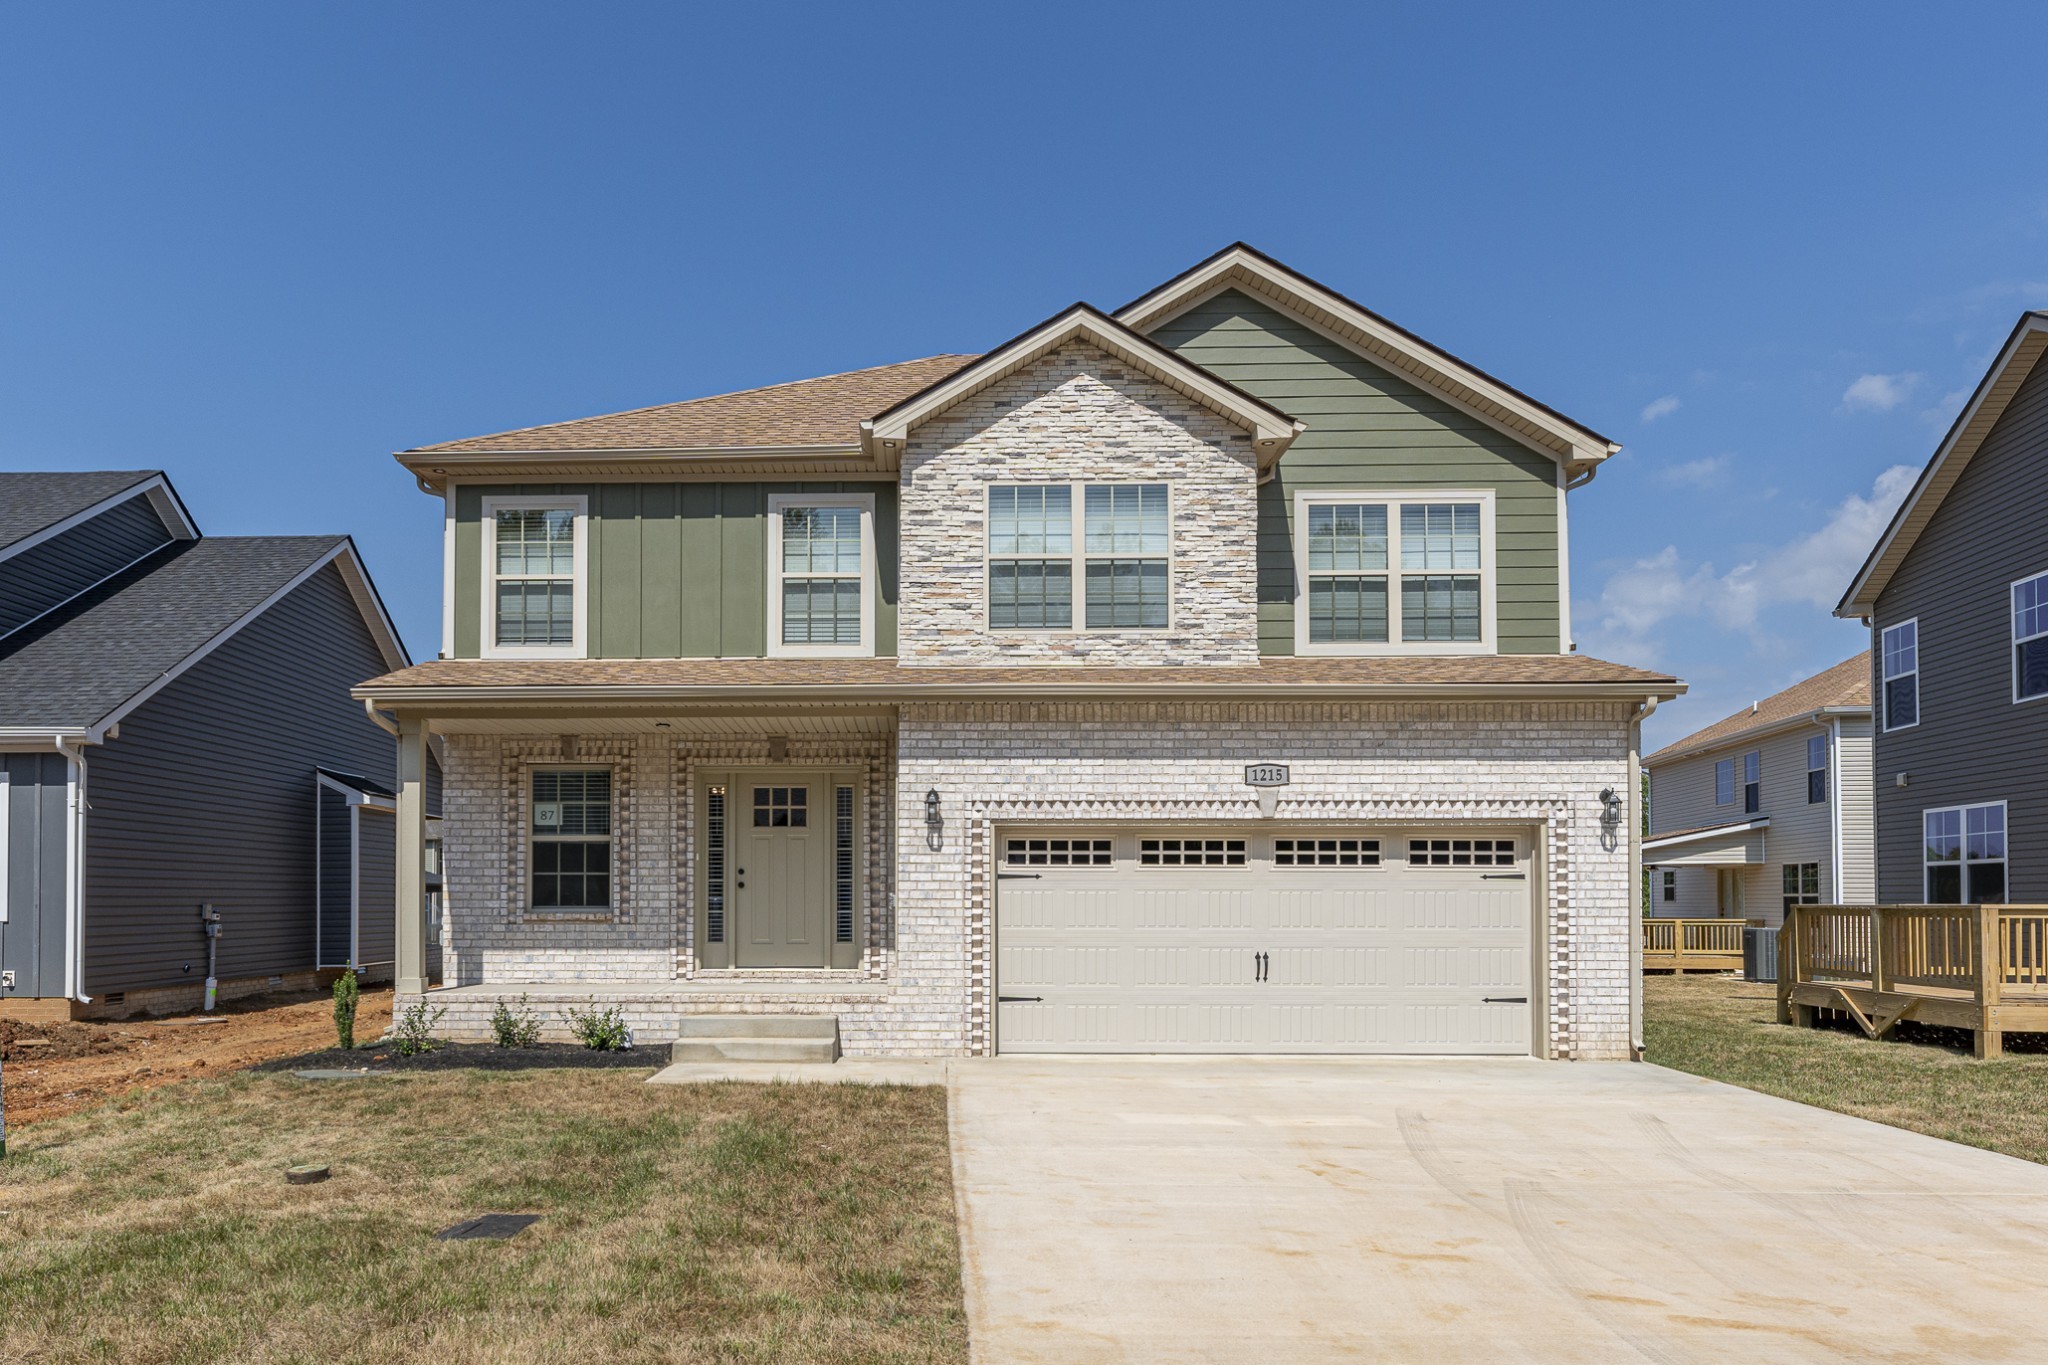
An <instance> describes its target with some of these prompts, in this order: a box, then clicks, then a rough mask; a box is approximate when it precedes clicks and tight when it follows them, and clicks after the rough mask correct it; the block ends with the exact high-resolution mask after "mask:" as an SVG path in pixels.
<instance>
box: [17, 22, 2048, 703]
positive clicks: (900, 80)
mask: <svg viewBox="0 0 2048 1365" xmlns="http://www.w3.org/2000/svg"><path fill="white" fill-rule="evenodd" d="M2044 40H2048V10H2043V9H2041V8H2040V7H2031V8H2025V7H2012V8H2006V9H1998V8H1991V7H1984V6H1882V5H1856V6H1821V5H1800V6H1784V5H1769V6H1756V7H1751V8H1743V7H1738V6H1712V7H1707V6H1688V7H1676V6H1638V5H1616V6H1604V5H1603V6H1585V5H1568V4H1567V5H1545V6H1525V5H1501V6H1484V5H1477V6H1459V7H1449V6H1413V5H1401V6H1392V5H1371V6H1367V5H1342V6H1330V7H1292V6H1254V7H1246V6H1230V7H1222V6H1201V5H1177V6H1172V7H1157V8H1146V7H1140V6H1123V5H1080V6H1062V5H1055V4H1044V5H1034V6H1030V7H1016V6H1004V7H1000V8H997V7H987V8H986V9H978V8H970V7H965V6H937V5H934V6H889V5H858V6H854V5H840V6H829V7H828V6H820V7H818V8H816V9H810V8H803V7H785V6H775V5H753V6H717V7H712V6H704V7H686V6H681V5H662V6H656V5H618V4H585V5H566V4H564V5H553V6H539V5H522V4H516V3H507V2H504V0H500V3H494V4H489V5H461V4H454V3H436V4H432V5H412V6H400V5H396V4H358V5H347V6H339V5H331V6H313V5H275V4H268V3H266V4H248V5H225V4H215V5H183V6H164V5H148V6H119V5H91V6H84V5H79V6H47V5H46V6H28V5H22V4H16V5H10V6H7V7H5V8H4V9H0V187H4V188H0V467H4V468H10V469H29V468H58V469H64V468H123V467H154V466H161V467H163V468H166V469H168V470H170V471H171V473H172V477H173V478H174V479H175V481H176V482H177V484H178V486H179V488H180V489H181V490H182V491H183V493H184V494H185V497H186V499H187V501H188V502H189V503H190V504H191V506H192V507H193V509H194V512H195V514H196V515H197V517H198V518H199V520H200V523H201V525H202V526H203V527H204V528H205V529H206V530H208V531H210V532H215V533H220V534H254V533H266V532H268V533H279V532H316V531H318V532H324V531H349V532H352V533H353V534H354V535H355V536H356V538H357V540H358V542H359V543H360V544H361V546H362V547H363V550H364V552H365V554H366V556H367V558H368V560H369V563H370V566H371V569H372V572H373V573H374V574H375V575H376V577H377V580H378V582H379V584H380V586H381V588H382V590H383V592H384V595H385V597H386V599H387V601H388V602H389V603H390V604H391V606H392V609H393V611H394V614H395V615H396V617H397V618H398V622H399V625H400V627H401V629H402V630H403V631H404V633H405V636H406V639H407V641H408V643H409V644H410V645H411V647H412V649H413V651H414V653H415V655H416V656H428V655H431V654H432V653H433V652H434V651H435V649H436V648H437V647H438V643H439V621H438V600H439V599H438V594H439V572H440V565H439V554H440V542H439V536H438V516H437V508H438V504H437V503H436V502H434V501H433V500H431V499H429V498H427V497H425V496H423V495H421V494H419V493H417V492H416V491H414V489H413V488H412V485H411V481H410V479H409V478H408V477H407V475H406V474H405V473H404V472H403V471H402V470H400V469H399V468H398V466H397V465H396V464H394V463H393V462H392V461H391V459H390V452H391V451H393V450H397V449H400V448H402V447H406V446H412V445H418V444H422V443H425V442H430V441H437V440H446V439H451V438H454V437H458V436H466V435H473V434H478V433H481V432H486V431H493V430H499V429H502V428H506V427H513V426H520V425H525V424H529V423H534V422H543V421H551V420H557V419H562V418H568V417H576V416H584V415H588V414H591V413H598V412H606V411H612V410H616V409H620V408H627V407H637V406H643V405H646V404H649V403H656V402H664V401H671V400H674V399H679V398H686V397H693V396H697V395H701V394H707V393H716V392H721V391H725V390H730V389H734V388H742V387H748V386H752V385H756V384H763V383H772V382H776V381H780V380H785V379H792V378H799V377H803V376H805V375H810V374H819V373H827V372H831V371H836V370H843V369H849V368H854V367H857V366H862V365H872V364H879V363H884V362H888V361H893V360H899V359H905V358H908V357H912V356H920V355H928V354H932V353H935V352H940V351H967V350H978V349H981V348H983V347H985V346H987V345H989V344H990V343H992V342H995V341H999V340H1002V339H1005V338H1007V337H1008V336H1010V335H1012V334H1014V333H1015V332H1016V331H1018V330H1019V329H1021V328H1022V327H1024V326H1026V325H1027V324H1029V323H1032V322H1035V321H1037V320H1038V319H1040V318H1042V317H1044V316H1046V315H1047V314H1049V313H1051V312H1053V311H1054V310H1056V309H1057V308H1059V307H1061V306H1063V305H1065V304H1067V303H1070V302H1072V301H1073V300H1075V299H1077V298H1080V299H1087V300H1089V301H1091V302H1094V303H1097V304H1099V305H1103V306H1108V307H1113V306H1115V305H1118V304H1120V303H1122V302H1124V301H1125V300H1127V299H1128V298H1130V297H1131V296H1133V295H1135V294H1137V293H1139V292H1141V291H1143V290H1144V289H1146V288H1148V287H1150V286H1151V285H1153V284H1155V283H1157V282H1158V281H1159V280H1161V279H1163V278H1165V277H1167V276H1169V275H1171V274H1173V273H1174V272H1176V271H1178V270H1180V269H1182V268H1183V267H1185V266H1187V265H1188V264H1190V263H1192V262H1193V261H1195V260H1197V259H1198V258H1200V257H1202V256H1204V255H1206V254H1208V253H1209V252H1211V251H1213V250H1215V249H1216V248H1217V247H1219V246H1222V245H1224V244H1225V243H1227V242H1230V241H1232V240H1234V239H1238V238H1243V239H1245V240H1248V241H1250V242H1252V243H1253V244H1255V245H1257V246H1259V247H1261V248H1263V249H1264V250H1266V251H1268V252H1271V253H1273V254H1274V255H1277V256H1279V257H1280V258H1281V259H1283V260H1285V261H1287V262H1289V263H1290V264H1292V265H1294V266H1296V267H1297V268H1298V269H1301V270H1303V271H1305V272H1307V273H1308V274H1310V275H1313V276H1315V277H1317V278H1320V279H1322V280H1324V281H1325V282H1327V283H1329V284H1331V285H1332V286H1334V287H1336V288H1338V289H1340V290H1342V291H1344V292H1345V293H1347V294H1349V295H1351V296H1352V297H1354V298H1356V299H1359V300H1360V301H1361V302H1364V303H1366V304H1367V305H1368V306H1370V307H1372V308H1374V309H1376V310H1378V311H1380V312H1382V313H1384V314H1386V315H1387V316H1389V317H1391V318H1393V319H1394V320H1395V321H1397V322H1400V323H1401V324H1403V325H1404V326H1407V327H1409V328H1411V329H1413V330H1415V331H1417V332H1420V333H1421V334H1423V335H1424V336H1427V337H1429V338H1430V339H1432V340H1433V341H1435V342H1437V343H1439V344H1440V345H1443V346H1445V347H1447V348H1449V349H1451V350H1453V351H1455V352H1457V353H1458V354H1460V355H1463V356H1465V357H1467V358H1468V359H1470V360H1472V361H1474V362H1476V363H1478V364H1480V365H1481V366H1483V367H1485V368H1486V369H1488V370H1490V371H1492V372H1493V373H1495V374H1498V375H1500V376H1502V377H1504V378H1506V379H1508V380H1509V381H1510V382H1512V383H1514V384H1515V385H1517V386H1518V387H1521V388H1522V389H1524V390H1526V391H1528V392H1530V393H1532V394H1534V395H1536V396H1538V397H1540V398H1542V399H1543V400H1545V401H1546V402H1548V403H1550V404H1551V405H1553V406H1555V407H1557V408H1560V409H1562V410H1563V411H1565V412H1568V413H1570V414H1572V415H1573V416H1575V417H1577V418H1579V419H1580V420H1582V421H1584V422H1586V423H1588V424H1589V425H1591V426H1593V427H1595V428H1597V429H1599V430H1601V431H1604V432H1606V433H1607V434H1608V435H1610V436H1612V437H1613V438H1615V439H1616V440H1619V441H1622V442H1624V443H1625V444H1626V446H1627V449H1626V451H1625V452H1624V453H1623V454H1622V455H1621V456H1620V457H1618V458H1617V459H1615V460H1613V461H1610V462H1609V464H1608V465H1607V467H1606V468H1605V469H1604V470H1603V471H1602V473H1601V474H1600V476H1599V478H1598V480H1597V481H1596V482H1595V483H1594V484H1593V485H1592V486H1591V487H1590V488H1588V489H1586V490H1584V491H1583V492H1580V493H1576V494H1574V495H1573V499H1572V561H1573V562H1572V574H1573V578H1572V584H1573V593H1574V598H1575V602H1576V606H1575V613H1576V625H1577V633H1578V636H1579V639H1580V642H1581V646H1582V648H1583V649H1584V650H1586V651H1587V652H1589V653H1594V654H1599V655H1602V656H1604V657H1610V658H1616V659H1620V660H1623V661H1625V662H1631V663H1642V664H1649V665H1657V666H1662V667H1668V668H1672V669H1675V670H1677V671H1678V672H1679V673H1680V674H1681V675H1682V676H1684V677H1686V678H1687V679H1688V680H1689V681H1690V682H1691V683H1692V685H1693V696H1692V697H1690V698H1688V699H1686V700H1685V701H1683V702H1680V703H1677V704H1674V705H1672V706H1668V707H1666V708H1665V709H1664V710H1663V711H1662V712H1660V713H1659V715H1658V716H1657V717H1656V718H1655V719H1654V720H1653V721H1652V723H1651V731H1650V736H1649V739H1650V742H1651V743H1652V744H1656V743H1660V742H1663V741H1666V740H1669V739H1672V738H1676V737H1677V736H1678V735H1680V734H1683V733H1686V732H1688V731H1690V730H1692V729H1694V728H1698V727H1700V726H1704V725H1706V724H1708V723H1709V722H1711V721H1713V720H1715V719H1717V718H1718V717H1719V716H1721V715H1723V714H1725V713H1726V712H1728V711H1731V710H1733V709H1734V708H1735V707H1737V706H1739V705H1744V704H1746V703H1747V702H1748V701H1749V700H1750V699H1751V698H1752V697H1754V696H1761V695H1764V694H1766V693H1768V692H1770V691H1773V690H1775V689H1777V688H1779V687H1782V686H1785V685H1786V684H1788V683H1790V682H1792V681H1795V680H1796V679H1797V678H1799V677H1801V676H1804V675H1805V674H1807V673H1809V672H1812V671H1814V670H1817V669H1819V668H1822V667H1825V666H1827V665H1829V664H1832V663H1834V662H1836V661H1837V660H1839V659H1841V658H1844V657H1846V656H1848V655H1849V654H1851V653H1853V652H1855V651H1856V650H1857V649H1859V648H1860V647H1861V645H1862V643H1863V639H1862V633H1861V631H1860V630H1859V628H1858V627H1856V626H1855V625H1853V624H1849V623H1844V622H1839V621H1834V620H1832V619H1831V618H1830V617H1829V615H1828V608H1829V607H1830V606H1832V604H1833V602H1834V600H1835V598H1836V596H1837V595H1838V594H1839V592H1840V591H1841V589H1842V588H1843V587H1844V586H1845V585H1846V581H1847V578H1848V575H1849V574H1850V573H1851V572H1852V571H1853V570H1854V568H1855V566H1856V565H1857V563H1859V562H1860V560H1861V558H1862V555H1863V552H1864V550H1865V549H1866V548H1867V545H1868V542H1869V541H1870V539H1871V538H1872V537H1873V536H1874V535H1875V534H1876V532H1877V530H1878V529H1879V528H1880V527H1881V526H1882V523H1883V521H1884V519H1885V516H1886V514H1887V513H1888V512H1889V510H1890V507H1891V505H1892V503H1893V502H1894V500H1895V499H1896V498H1897V497H1898V496H1899V495H1900V493H1901V492H1902V491H1903V485H1904V483H1905V482H1906V481H1907V480H1908V478H1909V477H1910V471H1911V470H1912V469H1915V468H1917V467H1918V466H1919V465H1920V464H1921V463H1922V462H1923V461H1924V460H1925V459H1926V457H1927V456H1928V454H1929V453H1930V452H1931V450H1932V449H1933V445H1934V443H1935V442H1936V440H1938V438H1939V436H1940V434H1941V432H1942V431H1943V430H1944V429H1945V428H1946V426H1947V424H1948V422H1949V421H1950V419H1951V418H1952V417H1953V416H1954V413H1955V411H1956V409H1957V407H1958V405H1959V404H1960V402H1961V401H1962V397H1963V395H1964V394H1965V393H1967V391H1968V390H1969V388H1970V387H1971V386H1972V385H1974V383H1975V382H1976V379H1977V378H1978V376H1979V374H1980V373H1981V372H1982V369H1983V367H1984V366H1985V364H1986V363H1987V362H1988V360H1989V358H1990V357H1991V355H1992V354H1993V353H1994V351H1995V349H1996V347H1997V345H1998V343H1999V341H2000V340H2002V339H2003V337H2004V336H2005V334H2006V332H2007V331H2008V330H2009V329H2010V328H2011V326H2012V323H2013V321H2014V319H2015V317H2016V316H2017V314H2018V313H2019V312H2020V310H2022V309H2023V308H2026V307H2029V306H2034V305H2037V304H2040V305H2048V260H2044V259H2043V251H2044V246H2048V181H2044V175H2043V169H2044V168H2043V160H2044V153H2043V150H2042V149H2043V147H2044V145H2048V144H2044V143H2043V142H2042V140H2041V138H2040V137H2039V135H2038V132H2037V131H2036V130H2037V128H2038V124H2039V120H2038V112H2037V103H2038V101H2037V98H2036V97H2035V94H2034V91H2035V87H2036V85H2037V83H2038V69H2037V68H2038V60H2037V58H2036V55H2035V54H2037V53H2038V52H2040V51H2041V50H2042V48H2043V44H2044ZM1902 471H1903V472H1902Z"/></svg>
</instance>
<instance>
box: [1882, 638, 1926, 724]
mask: <svg viewBox="0 0 2048 1365" xmlns="http://www.w3.org/2000/svg"><path fill="white" fill-rule="evenodd" d="M1878 641H1879V644H1878V653H1879V655H1880V656H1881V658H1882V662H1883V665H1884V728H1885V729H1887V730H1904V729H1906V728H1907V727H1908V726H1913V725H1918V724H1919V723H1920V622H1919V620H1918V619H1917V618H1916V619H1914V620H1911V621H1901V622H1899V624H1897V625H1895V626H1887V627H1886V628H1885V630H1884V633H1883V634H1882V635H1880V636H1879V637H1878Z"/></svg>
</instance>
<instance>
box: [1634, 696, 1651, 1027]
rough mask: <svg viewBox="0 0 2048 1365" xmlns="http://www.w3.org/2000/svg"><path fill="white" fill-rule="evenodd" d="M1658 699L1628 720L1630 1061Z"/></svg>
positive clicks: (1639, 983) (1639, 1012)
mask: <svg viewBox="0 0 2048 1365" xmlns="http://www.w3.org/2000/svg"><path fill="white" fill-rule="evenodd" d="M1656 714H1657V699H1656V698H1655V697H1645V698H1643V704H1642V705H1641V706H1638V707H1637V708H1636V710H1635V714H1634V715H1633V716H1631V717H1629V723H1628V790H1629V821H1628V907H1629V913H1628V1037H1629V1060H1630V1061H1634V1062H1640V1061H1642V1060H1643V813H1642V811H1641V810H1640V809H1638V808H1637V807H1638V806H1639V803H1640V802H1641V801H1642V799H1643V722H1644V721H1646V720H1648V719H1649V718H1650V717H1651V716H1654V715H1656Z"/></svg>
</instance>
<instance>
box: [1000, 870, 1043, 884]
mask: <svg viewBox="0 0 2048 1365" xmlns="http://www.w3.org/2000/svg"><path fill="white" fill-rule="evenodd" d="M1041 875H1043V874H1041V873H1037V872H998V873H996V880H997V881H999V882H1022V881H1033V882H1035V881H1037V880H1038V879H1039V877H1040V876H1041Z"/></svg>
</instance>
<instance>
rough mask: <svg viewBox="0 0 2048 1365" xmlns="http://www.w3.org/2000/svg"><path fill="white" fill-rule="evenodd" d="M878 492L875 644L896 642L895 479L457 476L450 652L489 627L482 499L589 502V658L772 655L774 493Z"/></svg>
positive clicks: (879, 649) (887, 650) (884, 648)
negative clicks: (478, 479) (540, 480)
mask: <svg viewBox="0 0 2048 1365" xmlns="http://www.w3.org/2000/svg"><path fill="white" fill-rule="evenodd" d="M778 493H782V494H786V493H872V494H873V495H874V498H875V557H876V560H877V561H878V562H877V564H876V571H877V572H876V577H877V579H878V581H879V587H880V592H879V594H878V600H877V601H876V603H875V636H876V640H875V652H876V653H877V654H882V655H890V654H894V653H895V652H896V488H895V485H894V484H890V483H829V482H828V483H598V484H516V485H514V484H491V485H484V484H462V485H458V486H457V488H456V490H455V654H456V657H458V658H464V659H474V658H476V657H477V656H478V654H479V653H480V652H481V649H482V634H483V610H484V606H483V545H484V541H483V536H484V528H483V504H484V499H485V498H494V497H517V496H534V497H557V496H581V497H584V498H586V499H588V501H589V507H590V527H589V538H590V545H589V554H588V559H589V572H590V593H589V600H590V624H589V646H590V655H591V657H592V658H605V659H709V658H759V657H761V656H762V655H764V654H765V653H767V638H768V636H767V632H768V599H767V590H768V521H767V516H768V499H769V497H770V496H771V495H774V494H778Z"/></svg>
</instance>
